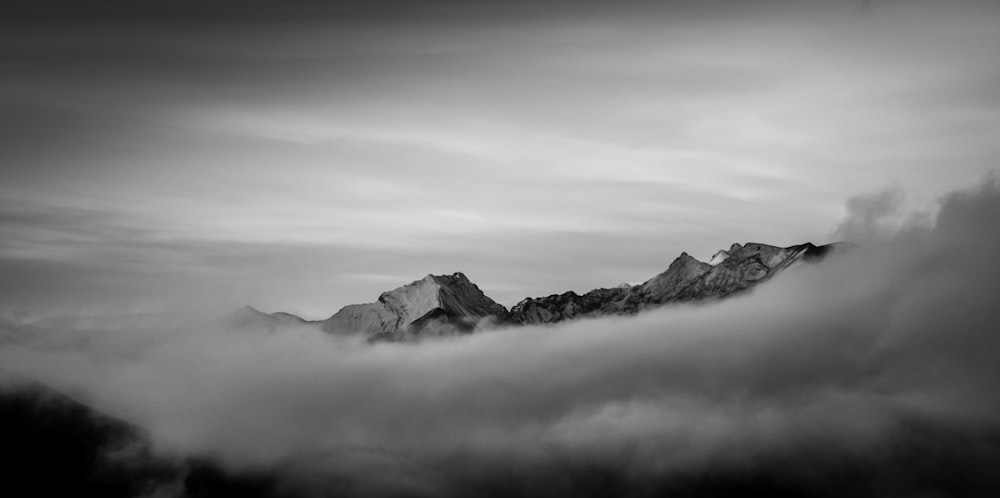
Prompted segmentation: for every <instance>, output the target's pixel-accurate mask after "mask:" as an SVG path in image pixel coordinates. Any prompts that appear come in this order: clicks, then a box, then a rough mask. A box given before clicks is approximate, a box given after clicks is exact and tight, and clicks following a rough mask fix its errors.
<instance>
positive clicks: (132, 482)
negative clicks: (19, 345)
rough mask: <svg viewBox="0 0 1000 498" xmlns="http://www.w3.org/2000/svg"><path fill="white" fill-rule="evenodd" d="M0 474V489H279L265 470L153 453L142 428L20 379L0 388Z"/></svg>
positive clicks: (110, 496) (104, 495)
mask: <svg viewBox="0 0 1000 498" xmlns="http://www.w3.org/2000/svg"><path fill="white" fill-rule="evenodd" d="M0 475H2V480H0V495H2V496H32V497H35V496H37V497H100V498H119V497H120V498H132V497H147V496H148V497H162V498H172V497H184V498H196V497H237V496H239V497H248V498H253V497H265V496H282V495H283V494H282V493H279V491H280V488H279V486H278V485H277V480H276V479H275V478H274V477H272V476H271V475H267V474H260V473H239V474H235V473H233V472H231V471H227V470H224V469H223V468H222V467H219V466H217V465H216V464H214V463H212V462H211V461H209V460H206V459H198V458H186V459H183V460H178V459H172V458H166V457H162V456H156V455H154V454H153V453H152V451H151V444H150V441H149V438H148V436H147V435H146V434H145V432H144V431H143V430H142V429H140V428H138V427H136V426H134V425H131V424H129V423H127V422H124V421H122V420H119V419H116V418H114V417H110V416H108V415H105V414H103V413H100V412H98V411H96V410H94V409H92V408H90V407H88V406H86V405H83V404H81V403H79V402H77V401H75V400H73V399H71V398H69V397H67V396H65V395H63V394H61V393H58V392H56V391H55V390H52V389H50V388H48V387H46V386H44V385H42V384H39V383H35V382H27V381H23V380H18V381H17V383H16V384H12V385H10V386H6V387H3V389H0Z"/></svg>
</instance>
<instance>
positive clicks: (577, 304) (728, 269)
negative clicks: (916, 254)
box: [508, 242, 843, 324]
mask: <svg viewBox="0 0 1000 498" xmlns="http://www.w3.org/2000/svg"><path fill="white" fill-rule="evenodd" d="M839 247H843V246H842V245H841V244H829V245H825V246H815V245H813V244H810V243H806V244H799V245H794V246H789V247H777V246H772V245H767V244H759V243H753V242H751V243H747V244H745V245H740V244H733V245H732V246H731V247H730V248H729V250H728V251H726V250H722V251H719V252H717V253H716V255H715V256H714V257H713V258H712V259H713V261H714V262H716V264H715V265H712V264H709V263H704V262H701V261H698V260H697V259H695V258H693V257H691V256H690V255H688V254H687V253H686V252H685V253H681V255H680V256H679V257H678V258H677V259H675V260H674V261H673V263H671V264H670V266H669V267H668V268H667V270H666V271H664V272H663V273H661V274H659V275H657V276H655V277H653V278H651V279H649V280H647V281H645V282H643V283H642V284H640V285H635V286H631V287H619V288H614V289H595V290H592V291H590V292H588V293H586V294H584V295H582V296H581V295H578V294H576V293H574V292H566V293H564V294H554V295H551V296H548V297H541V298H528V299H525V300H523V301H521V302H520V303H518V304H517V305H515V306H514V307H513V308H511V311H510V314H509V315H508V321H509V322H511V323H516V324H544V323H555V322H559V321H562V320H568V319H572V318H577V317H584V316H602V315H621V314H631V313H636V312H639V311H642V310H644V309H648V308H653V307H656V306H660V305H664V304H669V303H683V302H702V301H710V300H714V299H721V298H725V297H727V296H730V295H733V294H736V293H738V292H742V291H745V290H747V289H750V288H752V287H753V286H755V285H757V284H759V283H761V282H764V281H766V280H768V279H769V278H771V277H773V276H774V275H776V274H778V273H779V272H781V271H783V270H785V269H786V268H788V267H790V266H791V265H793V264H796V263H798V262H814V261H818V260H821V259H822V258H823V257H825V256H826V255H827V253H829V252H830V251H831V250H833V249H835V248H839Z"/></svg>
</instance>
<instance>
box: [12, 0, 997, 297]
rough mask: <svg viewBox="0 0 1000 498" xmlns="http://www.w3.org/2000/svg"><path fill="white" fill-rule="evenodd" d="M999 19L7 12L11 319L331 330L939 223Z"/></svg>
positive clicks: (674, 13) (974, 136)
mask: <svg viewBox="0 0 1000 498" xmlns="http://www.w3.org/2000/svg"><path fill="white" fill-rule="evenodd" d="M998 12H1000V7H998V6H997V5H995V4H992V3H989V2H977V1H968V2H958V3H949V4H948V5H938V4H935V3H918V4H912V3H908V2H896V1H884V2H879V1H876V2H837V3H831V2H820V1H800V2H796V1H769V2H760V3H754V4H753V5H746V4H741V3H737V2H729V1H722V0H719V1H712V2H700V3H699V4H698V5H696V6H692V5H688V4H687V3H686V2H643V1H639V2H630V3H629V4H628V6H627V8H626V7H623V8H614V7H610V6H607V5H605V4H601V3H597V2H580V3H573V4H569V3H565V2H546V3H544V4H531V3H525V2H515V1H495V2H486V3H476V4H468V3H465V2H454V1H448V0H446V1H436V2H393V1H388V2H376V3H374V4H368V3H365V4H358V3H352V2H330V3H322V2H320V3H315V2H310V3H306V4H294V3H293V4H288V5H283V6H278V5H271V4H269V3H265V2H250V3H242V4H239V6H237V5H235V4H232V3H227V2H222V3H217V4H212V5H202V4H200V3H197V2H175V3H172V4H170V5H169V6H167V5H157V4H155V3H154V4H150V5H145V6H144V7H140V6H131V5H129V4H128V3H122V2H93V3H88V8H86V9H82V8H75V7H72V6H71V4H68V3H67V4H65V5H63V4H62V3H61V2H58V1H55V2H41V3H37V4H35V3H17V2H12V3H9V4H6V5H5V6H4V7H3V13H4V15H3V16H0V28H2V29H0V41H2V43H3V45H4V46H5V49H4V50H3V52H2V53H0V60H2V61H3V62H4V63H5V64H6V65H7V67H8V68H9V70H8V71H6V75H7V76H6V79H5V83H4V89H5V91H4V92H3V93H2V94H0V108H2V109H3V110H4V112H3V113H2V114H0V140H2V141H3V143H5V144H7V146H6V147H3V148H2V149H0V171H2V174H3V178H4V182H3V183H2V184H0V210H2V213H3V216H2V217H0V234H2V237H3V239H4V240H5V243H4V244H3V245H0V269H2V271H3V272H4V274H5V275H6V276H7V279H6V282H5V283H4V284H0V303H2V305H3V309H0V313H5V314H8V315H11V314H28V315H32V314H48V313H52V312H54V311H60V312H64V313H82V314H93V313H105V312H108V313H110V312H120V313H122V312H143V311H156V310H162V309H176V308H183V307H185V306H193V305H197V304H198V303H199V302H205V301H212V302H213V303H215V304H216V305H217V306H218V307H220V308H233V307H234V306H239V305H242V304H246V303H254V304H256V305H258V306H261V307H263V308H267V309H280V310H286V311H288V312H292V313H296V314H300V315H304V316H313V317H315V316H321V315H323V314H326V313H328V312H331V311H333V310H336V309H338V308H339V307H341V306H344V305H347V304H352V303H357V302H366V301H367V300H369V299H371V296H377V295H378V293H380V292H382V291H383V290H386V289H387V288H393V287H395V286H398V285H400V282H404V283H405V282H408V281H410V279H411V278H412V276H414V275H423V274H425V273H446V272H451V271H455V270H456V269H459V270H461V271H463V272H466V273H468V274H471V275H475V279H476V281H477V282H483V283H484V284H486V288H485V289H484V290H486V291H488V293H489V294H490V295H491V296H495V297H496V299H497V300H498V301H500V302H504V303H510V302H516V300H518V299H520V298H522V297H525V296H529V295H546V294H549V293H552V292H561V291H563V290H570V289H572V290H587V289H592V288H596V287H601V286H607V285H615V283H617V282H622V281H625V282H633V281H640V280H641V279H644V278H648V276H649V275H650V274H652V272H655V271H656V270H657V269H658V268H660V267H665V266H666V265H667V264H669V262H670V261H671V260H672V259H673V257H675V256H676V254H679V253H680V252H682V251H686V252H688V253H690V254H698V255H699V257H705V256H704V255H706V254H708V255H710V254H711V253H712V252H714V251H715V250H718V249H721V248H725V247H728V244H731V243H732V242H733V241H745V240H759V241H761V242H763V243H768V244H774V245H779V246H787V245H791V244H796V243H800V242H803V241H812V242H814V243H822V242H827V241H831V240H832V239H831V237H832V234H833V232H834V231H835V230H836V229H837V226H838V224H839V223H840V222H841V220H843V219H844V218H845V217H846V216H848V209H849V207H848V203H849V202H851V199H852V198H853V197H855V196H858V195H865V194H870V193H872V192H879V191H883V190H885V189H893V190H896V191H898V192H899V193H900V195H899V196H898V198H896V199H890V201H891V202H892V203H894V204H895V208H897V211H899V212H906V213H912V212H925V213H927V214H926V215H927V216H932V215H933V212H934V211H935V210H936V209H937V206H938V203H939V200H938V199H939V197H941V196H942V195H944V194H945V193H947V192H950V191H952V190H955V189H957V188H961V187H963V186H966V185H970V184H972V183H974V182H975V181H978V180H980V179H981V178H983V177H984V176H985V175H986V174H987V173H988V172H989V171H991V170H992V169H993V168H995V166H996V161H995V157H996V155H997V146H996V140H995V137H996V136H998V135H1000V120H998V119H997V118H996V116H997V115H998V110H1000V90H998V89H1000V76H998V75H1000V61H998V60H997V58H996V57H995V56H994V55H993V53H992V52H993V51H992V50H991V49H992V47H995V46H998V45H1000V29H998V28H997V25H998V23H996V22H995V19H996V18H997V14H998ZM581 268H585V269H586V271H580V269H581ZM112 302H113V303H114V304H113V305H110V304H109V303H112ZM109 307H110V308H109Z"/></svg>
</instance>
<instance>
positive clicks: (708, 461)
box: [0, 179, 1000, 496]
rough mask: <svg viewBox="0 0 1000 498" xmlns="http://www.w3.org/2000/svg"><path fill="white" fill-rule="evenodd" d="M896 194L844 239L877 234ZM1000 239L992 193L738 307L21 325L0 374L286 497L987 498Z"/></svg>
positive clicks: (972, 196) (853, 221)
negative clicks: (559, 320) (420, 336)
mask: <svg viewBox="0 0 1000 498" xmlns="http://www.w3.org/2000/svg"><path fill="white" fill-rule="evenodd" d="M898 197H899V194H898V193H888V194H886V193H883V194H877V195H874V196H866V197H859V198H857V199H856V200H853V201H851V203H850V209H849V211H850V213H851V218H850V219H848V220H846V221H845V222H844V224H843V225H842V227H851V228H850V229H851V230H855V229H858V230H860V228H858V227H864V228H865V229H864V230H861V231H860V232H859V233H872V231H871V229H872V228H879V229H885V226H884V225H883V224H881V222H880V220H882V215H883V214H886V213H891V212H892V208H893V206H895V204H896V203H897V199H898ZM997 219H1000V187H998V184H997V181H996V180H995V179H989V180H987V181H986V182H984V183H983V184H982V185H981V186H980V187H978V188H977V189H974V190H969V191H965V192H960V193H956V194H953V195H951V196H949V197H947V198H945V199H944V200H943V201H942V204H941V208H940V211H939V213H938V214H937V216H936V218H935V219H934V220H933V223H916V224H910V225H906V226H903V227H901V228H898V229H895V230H894V231H893V232H891V233H889V234H886V233H884V232H883V233H882V234H881V235H880V236H879V237H869V238H867V239H865V242H866V245H865V249H864V250H860V251H854V252H851V253H847V254H840V255H837V256H836V257H833V258H830V259H829V260H827V261H825V262H824V263H823V264H821V265H818V266H802V267H799V268H797V269H794V270H791V271H789V272H787V273H786V274H784V275H783V276H782V277H781V278H779V279H776V280H774V281H772V282H770V283H768V284H766V285H764V286H761V287H759V288H758V289H756V290H755V291H754V292H753V293H752V294H750V295H748V296H744V297H739V298H734V299H730V300H727V301H725V302H722V303H717V304H711V305H704V306H677V307H670V308H665V309H661V310H658V311H654V312H650V313H645V314H641V315H639V316H636V317H629V318H605V319H595V320H582V321H577V322H571V323H566V324H562V325H560V326H555V327H547V328H532V327H524V328H512V329H505V330H497V331H491V332H485V333H481V334H476V335H472V336H467V337H462V338H460V339H455V340H445V341H440V342H427V343H422V344H419V345H400V344H380V345H376V346H374V347H372V346H368V345H365V344H363V343H360V342H355V341H352V340H343V339H336V338H331V337H327V336H324V335H320V334H317V333H314V332H312V331H310V330H287V331H283V332H282V333H280V334H270V335H259V334H254V333H251V332H248V331H240V330H227V329H225V328H223V327H219V326H213V325H210V324H207V323H206V322H205V321H203V320H201V319H195V318H183V319H182V318H178V317H163V318H156V319H149V318H145V319H133V320H131V321H127V322H119V323H102V322H100V321H97V322H95V321H93V320H91V321H90V322H88V323H87V324H81V323H77V324H75V325H74V324H72V323H67V322H61V323H58V324H45V323H38V322H36V323H33V324H31V325H30V326H31V329H30V331H31V333H32V334H31V336H32V337H34V338H36V339H35V340H34V342H32V341H31V340H29V339H25V337H24V336H25V334H24V332H25V330H27V328H28V325H26V324H23V323H18V322H16V321H8V323H5V325H4V328H5V332H4V333H5V335H6V336H9V337H13V334H14V333H16V332H21V333H22V335H21V336H17V337H14V338H12V339H10V340H9V341H8V342H7V343H6V344H5V345H3V346H2V347H0V363H2V364H3V365H4V368H6V369H10V370H13V371H17V372H19V373H21V374H24V375H28V376H31V377H34V378H38V379H41V380H43V381H45V382H48V383H51V384H52V385H54V386H57V387H59V388H61V389H65V390H68V391H70V392H74V393H77V394H78V395H80V396H82V397H84V398H85V399H87V400H89V401H90V402H91V403H93V404H94V405H96V406H97V407H98V408H100V409H103V410H107V411H109V412H111V413H114V414H117V415H119V416H122V417H124V418H126V419H129V420H132V421H134V422H136V423H138V424H139V425H141V426H143V427H146V428H148V429H149V430H150V433H151V435H152V438H153V440H154V442H155V444H156V447H157V448H158V449H159V451H161V452H163V453H165V454H175V455H176V454H181V455H196V456H199V457H205V458H211V459H213V460H215V461H218V462H221V463H222V464H223V465H225V466H226V467H227V468H231V469H242V470H248V469H250V470H255V471H261V472H274V473H276V474H277V475H280V476H281V478H282V479H283V482H284V483H285V484H284V485H283V486H285V488H283V489H286V488H287V490H289V492H290V493H292V494H293V495H294V494H295V493H300V492H301V493H303V494H307V491H309V490H315V489H323V490H326V491H327V492H334V491H339V492H342V493H345V494H349V495H357V496H372V495H399V494H409V495H413V496H459V495H462V496H490V495H518V494H521V495H530V496H569V495H581V494H582V495H587V494H588V493H590V494H593V495H609V494H611V495H630V496H646V495H655V494H660V493H671V492H672V493H689V492H690V493H695V492H702V493H708V494H713V495H725V494H726V493H728V492H733V490H742V491H746V490H747V489H750V490H756V491H765V492H770V493H772V494H784V493H791V494H798V495H816V496H835V495H839V496H842V495H868V496H888V495H900V494H907V495H913V494H923V495H926V496H935V495H970V496H972V495H988V494H995V493H996V492H998V491H1000V482H998V480H997V479H996V478H995V477H992V470H991V469H994V468H995V467H996V465H997V464H998V463H1000V437H998V434H1000V426H998V424H997V422H996V421H997V420H1000V396H998V395H997V394H996V389H995V387H996V379H997V378H1000V366H998V365H1000V364H998V363H997V362H996V359H997V358H998V357H1000V336H997V334H996V331H997V330H1000V314H998V313H997V311H996V309H997V306H996V304H997V302H996V294H995V292H994V289H995V281H996V278H997V277H998V276H1000V262H998V261H997V260H996V258H993V257H991V256H990V254H991V251H992V248H994V247H996V246H997V244H998V243H1000V240H998V239H1000V234H998V233H997V231H996V230H995V229H994V227H993V225H994V224H995V220H997ZM39 337H57V338H63V340H51V341H48V342H45V341H41V342H39V341H38V340H37V338H39ZM66 338H76V339H77V340H69V339H66Z"/></svg>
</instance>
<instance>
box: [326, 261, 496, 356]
mask: <svg viewBox="0 0 1000 498" xmlns="http://www.w3.org/2000/svg"><path fill="white" fill-rule="evenodd" d="M506 316H507V308H505V307H503V306H502V305H500V304H498V303H497V302H496V301H493V300H492V299H490V298H489V297H487V296H486V295H485V294H483V291H482V290H480V289H479V287H478V286H476V284H474V283H472V282H470V281H469V279H468V278H467V277H466V276H465V275H464V274H462V273H454V274H452V275H427V276H426V277H424V278H422V279H420V280H417V281H415V282H413V283H410V284H408V285H404V286H402V287H399V288H397V289H394V290H391V291H389V292H383V293H382V294H381V295H380V296H379V297H378V300H377V301H375V302H374V303H368V304H355V305H350V306H345V307H344V308H343V309H341V310H340V311H338V312H337V313H335V314H334V315H333V316H331V317H330V318H328V319H326V320H324V321H323V322H322V323H321V326H322V328H323V330H325V331H327V332H331V333H353V332H360V333H362V334H365V335H367V336H369V337H371V338H373V339H377V340H386V339H390V338H392V339H393V340H398V339H400V338H412V337H417V336H427V335H441V334H450V333H463V332H470V331H472V330H473V329H474V328H475V327H476V325H477V324H478V323H479V322H481V321H482V320H484V319H489V318H494V319H497V320H504V319H505V318H506Z"/></svg>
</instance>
